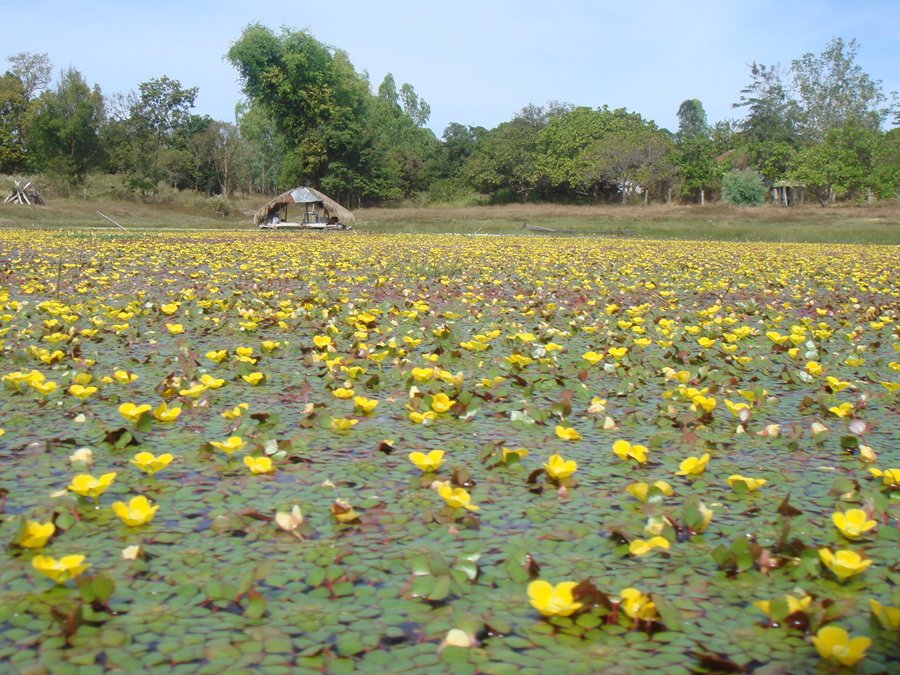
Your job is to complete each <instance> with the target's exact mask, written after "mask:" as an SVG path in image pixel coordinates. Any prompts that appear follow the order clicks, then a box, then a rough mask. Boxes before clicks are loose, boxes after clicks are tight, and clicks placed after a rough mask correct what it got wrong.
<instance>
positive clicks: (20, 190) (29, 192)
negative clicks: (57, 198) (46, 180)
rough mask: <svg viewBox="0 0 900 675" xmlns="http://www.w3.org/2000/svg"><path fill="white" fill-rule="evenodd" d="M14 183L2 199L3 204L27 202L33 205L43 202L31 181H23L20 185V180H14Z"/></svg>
mask: <svg viewBox="0 0 900 675" xmlns="http://www.w3.org/2000/svg"><path fill="white" fill-rule="evenodd" d="M15 183H16V186H15V187H14V188H13V189H12V192H10V193H9V195H7V197H6V199H4V200H3V203H4V204H28V205H29V206H33V205H34V204H43V203H44V200H43V199H42V198H41V193H40V192H38V189H37V188H36V187H35V186H34V185H33V184H32V183H31V181H29V182H27V183H25V185H22V183H21V181H16V182H15Z"/></svg>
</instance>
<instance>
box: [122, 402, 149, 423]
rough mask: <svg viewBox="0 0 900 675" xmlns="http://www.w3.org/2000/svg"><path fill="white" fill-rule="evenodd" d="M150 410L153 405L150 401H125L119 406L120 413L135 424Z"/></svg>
mask: <svg viewBox="0 0 900 675" xmlns="http://www.w3.org/2000/svg"><path fill="white" fill-rule="evenodd" d="M150 410H151V406H150V404H149V403H142V404H141V405H135V404H134V403H123V404H122V405H120V406H119V414H120V415H121V416H122V417H124V418H125V419H126V420H128V421H129V422H132V423H133V424H137V423H138V422H139V421H140V419H141V415H143V414H144V413H147V412H150Z"/></svg>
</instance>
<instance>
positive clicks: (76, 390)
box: [69, 384, 97, 401]
mask: <svg viewBox="0 0 900 675" xmlns="http://www.w3.org/2000/svg"><path fill="white" fill-rule="evenodd" d="M69 393H70V394H72V396H74V397H75V398H77V399H80V400H82V401H83V400H84V399H86V398H88V397H89V396H91V395H93V394H96V393H97V387H84V386H82V385H80V384H73V385H72V386H71V387H69Z"/></svg>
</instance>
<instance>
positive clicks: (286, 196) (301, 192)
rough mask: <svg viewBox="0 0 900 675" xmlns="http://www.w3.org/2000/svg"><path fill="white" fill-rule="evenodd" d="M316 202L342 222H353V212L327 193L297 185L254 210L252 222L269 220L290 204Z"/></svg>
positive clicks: (257, 222) (258, 222)
mask: <svg viewBox="0 0 900 675" xmlns="http://www.w3.org/2000/svg"><path fill="white" fill-rule="evenodd" d="M317 202H320V203H321V204H322V205H323V206H324V207H325V208H326V209H327V210H328V212H329V213H330V214H331V215H333V216H337V218H338V220H340V221H341V222H342V223H352V222H353V220H354V219H353V214H352V213H350V211H348V210H347V209H345V208H344V207H343V206H341V205H340V204H338V203H337V202H336V201H334V200H333V199H331V197H329V196H328V195H326V194H323V193H321V192H319V191H318V190H314V189H313V188H311V187H298V188H294V189H293V190H288V191H287V192H284V193H282V194H280V195H278V196H277V197H275V199H273V200H272V201H270V202H269V203H268V204H266V205H265V206H262V207H260V208H259V209H257V210H256V212H255V213H254V214H253V222H254V223H256V224H257V225H259V224H260V223H264V222H266V221H267V220H269V218H271V217H272V215H273V214H275V213H277V212H278V211H280V210H281V209H282V208H283V207H285V206H288V205H290V204H309V203H317Z"/></svg>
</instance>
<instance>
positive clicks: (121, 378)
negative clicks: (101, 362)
mask: <svg viewBox="0 0 900 675" xmlns="http://www.w3.org/2000/svg"><path fill="white" fill-rule="evenodd" d="M113 377H114V378H115V379H116V382H118V383H119V384H130V383H132V382H134V381H135V380H136V379H138V376H137V375H135V374H134V373H129V372H128V371H127V370H117V371H116V372H114V373H113Z"/></svg>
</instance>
